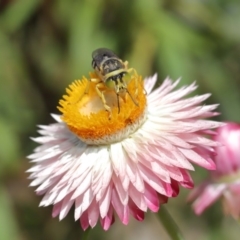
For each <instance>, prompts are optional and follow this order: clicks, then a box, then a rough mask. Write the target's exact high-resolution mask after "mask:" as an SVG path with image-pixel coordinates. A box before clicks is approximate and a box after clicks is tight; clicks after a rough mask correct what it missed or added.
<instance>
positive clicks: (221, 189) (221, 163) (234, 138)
mask: <svg viewBox="0 0 240 240" xmlns="http://www.w3.org/2000/svg"><path fill="white" fill-rule="evenodd" d="M213 139H214V140H216V141H219V142H220V143H221V144H222V146H219V147H217V148H216V153H217V155H215V156H214V160H215V163H216V171H213V172H211V173H210V179H208V180H206V181H205V182H203V183H202V184H201V185H200V186H198V187H197V188H195V189H194V190H193V191H192V192H191V194H190V195H189V200H190V201H192V200H194V199H195V201H194V203H193V209H194V211H195V213H196V214H201V213H202V212H203V211H204V210H205V209H206V208H207V207H209V206H210V205H211V204H213V203H214V202H215V201H216V200H217V199H218V198H220V197H221V198H222V201H223V208H224V212H225V213H226V214H231V215H232V216H233V217H234V218H235V219H238V218H239V215H240V124H238V123H233V122H229V123H226V125H224V126H222V127H220V128H218V130H217V133H216V135H214V136H213Z"/></svg>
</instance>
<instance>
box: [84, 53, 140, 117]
mask: <svg viewBox="0 0 240 240" xmlns="http://www.w3.org/2000/svg"><path fill="white" fill-rule="evenodd" d="M92 67H93V69H94V70H95V72H96V74H97V76H98V78H92V79H90V81H91V82H94V83H96V86H95V89H96V92H97V94H98V95H99V97H100V98H101V100H102V103H103V106H104V108H105V109H106V111H108V113H109V119H111V107H110V106H108V105H107V102H106V99H105V96H104V92H105V90H106V87H107V88H109V89H112V90H114V92H115V93H116V95H117V106H118V113H120V101H119V96H123V97H125V95H126V93H127V94H128V95H129V96H130V98H131V100H132V101H133V103H134V104H135V105H136V106H138V103H137V102H136V100H135V99H134V98H133V97H132V95H131V94H130V92H129V91H128V88H127V83H126V80H124V76H125V75H126V74H128V73H130V72H131V71H132V70H133V69H132V68H130V69H128V62H127V61H126V62H123V61H122V60H121V59H120V58H119V57H118V56H117V55H116V54H115V53H114V52H112V51H111V50H109V49H107V48H99V49H96V50H95V51H93V53H92ZM135 85H136V86H137V83H136V82H135ZM88 88H89V86H88V87H87V89H86V90H85V93H87V92H88ZM136 94H137V87H136V92H135V95H136Z"/></svg>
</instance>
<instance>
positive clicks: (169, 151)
mask: <svg viewBox="0 0 240 240" xmlns="http://www.w3.org/2000/svg"><path fill="white" fill-rule="evenodd" d="M134 77H136V78H137V79H138V80H137V81H138V84H139V89H142V90H141V91H139V92H138V96H137V98H138V102H139V104H138V106H136V105H134V103H133V102H132V101H131V99H130V98H127V99H125V100H124V101H125V102H121V109H120V110H121V111H120V113H117V110H116V109H115V108H117V107H116V106H115V105H114V103H113V104H112V105H111V108H112V112H113V117H112V119H111V120H109V119H108V118H107V115H106V111H104V109H101V111H100V110H99V106H101V104H102V103H101V101H99V100H98V97H96V98H95V95H94V94H95V93H94V88H93V91H92V93H91V90H90V93H89V95H88V96H87V99H85V100H83V101H85V102H86V101H92V102H94V104H85V102H84V104H85V105H84V106H83V103H78V100H77V99H79V92H81V91H84V89H85V87H83V86H82V85H81V84H82V82H84V79H83V80H82V81H79V82H75V83H73V84H72V85H71V86H70V87H69V90H68V91H67V93H68V95H66V96H64V97H63V99H64V100H61V101H60V105H61V107H60V108H59V109H60V110H61V112H62V113H63V115H62V116H58V115H52V116H53V118H54V119H55V120H56V123H54V124H51V125H48V126H42V125H40V126H39V128H40V130H39V131H38V132H39V133H40V134H41V135H42V136H40V137H36V138H33V141H35V142H37V143H39V144H40V146H39V147H37V148H36V149H35V150H34V153H33V154H31V155H30V156H28V157H29V158H30V159H31V162H32V163H34V166H33V167H31V168H30V169H29V170H28V172H30V173H31V175H30V179H32V182H31V184H30V186H34V187H35V186H38V188H37V189H36V193H37V194H38V195H44V197H43V199H42V201H41V203H40V206H49V205H53V211H52V216H53V217H56V216H59V219H60V220H62V219H63V218H64V217H65V216H66V215H67V214H68V212H69V210H70V208H71V207H74V209H75V212H74V217H75V220H80V223H81V226H82V228H83V229H84V230H85V229H87V228H88V227H89V226H90V227H92V228H93V227H94V226H95V225H96V224H97V222H98V220H100V223H101V225H102V227H103V229H105V230H107V229H109V227H110V226H111V224H112V223H113V222H114V214H115V213H116V214H117V215H118V217H119V218H120V220H121V222H122V223H123V224H128V222H129V217H130V215H132V216H133V217H134V218H135V219H137V220H139V221H141V220H143V219H144V213H145V212H147V210H148V209H149V210H151V211H153V212H157V211H158V210H159V207H160V205H161V204H162V203H165V202H166V201H167V200H168V198H170V197H175V196H177V195H178V192H179V186H182V187H185V188H192V187H193V181H192V178H191V176H190V174H189V172H188V171H189V170H194V167H193V165H192V164H197V165H199V166H201V167H203V168H206V169H209V170H213V169H215V164H214V162H213V161H212V159H211V155H212V153H213V152H214V147H216V146H217V143H216V142H215V141H213V140H210V139H208V138H206V137H204V136H203V134H205V136H207V135H209V134H210V135H211V134H212V133H213V131H212V130H211V129H214V128H217V127H219V126H221V123H219V122H215V121H210V120H203V119H204V118H208V117H212V116H215V115H217V113H215V112H213V111H214V109H216V107H217V104H213V105H200V104H201V103H202V102H203V101H204V100H206V99H207V98H208V97H209V96H210V94H204V95H200V96H194V97H189V98H184V97H185V96H186V95H188V94H190V93H191V92H193V91H194V90H195V89H196V88H197V86H196V85H195V83H193V84H191V85H190V86H184V87H181V88H180V89H178V90H174V88H175V87H176V86H177V84H178V83H179V80H177V81H175V82H172V80H171V79H169V78H167V79H166V80H165V81H164V82H163V83H162V85H161V86H160V87H158V88H157V89H155V90H154V91H152V89H153V88H154V86H155V83H156V81H157V76H156V75H154V76H153V77H149V78H146V79H145V80H144V81H142V79H141V77H139V76H138V75H137V76H135V75H134V76H133V78H134ZM141 84H144V90H143V87H141V86H142V85H141ZM80 88H81V89H80ZM90 89H91V88H90ZM129 92H131V94H132V95H134V89H131V86H130V87H129ZM74 94H75V95H74ZM91 94H92V95H91ZM73 95H74V96H73ZM93 95H94V96H93ZM114 96H115V95H114ZM70 99H73V100H71V101H72V102H74V104H72V103H69V102H71V101H70ZM74 99H75V100H74ZM96 99H97V100H96ZM109 99H110V100H109V101H111V98H109ZM114 99H115V98H114ZM112 101H113V100H112ZM92 102H91V103H92ZM81 104H82V105H81ZM96 104H99V106H98V107H97V108H96V109H97V110H96V109H95V105H96ZM110 104H111V103H109V105H110ZM75 105H77V106H75ZM75 107H77V108H76V109H77V110H73V108H75ZM131 107H132V110H131V111H130V112H129V109H130V108H131ZM83 108H84V114H86V112H88V113H89V115H88V116H87V117H86V116H85V115H84V114H83V113H82V112H81V109H83ZM86 109H87V110H86ZM115 110H116V111H115ZM135 110H136V112H134V111H135ZM98 111H100V112H101V113H99V112H98ZM133 113H134V114H133ZM100 114H101V115H100ZM128 114H129V115H128ZM131 114H132V115H131ZM85 117H86V118H85ZM124 117H125V119H124ZM115 118H116V119H117V120H116V122H115V123H114V124H111V123H112V122H114V121H115ZM121 121H122V122H124V123H126V124H125V125H121V123H122V122H121ZM97 124H101V125H100V126H101V127H99V125H97ZM118 124H120V125H118ZM83 125H84V128H82V126H83ZM85 126H86V127H85ZM88 126H89V129H88ZM96 126H97V127H96ZM112 129H114V130H112ZM116 129H117V130H116ZM119 129H120V130H119ZM95 134H96V135H95Z"/></svg>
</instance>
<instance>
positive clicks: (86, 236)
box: [82, 227, 91, 240]
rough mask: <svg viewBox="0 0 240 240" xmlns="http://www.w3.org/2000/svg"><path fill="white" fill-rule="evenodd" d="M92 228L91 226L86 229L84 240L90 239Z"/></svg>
mask: <svg viewBox="0 0 240 240" xmlns="http://www.w3.org/2000/svg"><path fill="white" fill-rule="evenodd" d="M90 230H91V228H90V227H89V228H88V229H86V230H85V231H84V232H83V236H82V240H87V239H88V236H89V232H90Z"/></svg>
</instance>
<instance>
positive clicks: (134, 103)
mask: <svg viewBox="0 0 240 240" xmlns="http://www.w3.org/2000/svg"><path fill="white" fill-rule="evenodd" d="M126 92H127V93H128V95H129V96H130V98H131V99H132V101H133V102H134V104H135V105H136V106H138V103H137V102H136V101H135V100H134V98H133V97H132V95H131V94H130V92H129V91H128V89H127V88H126Z"/></svg>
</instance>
